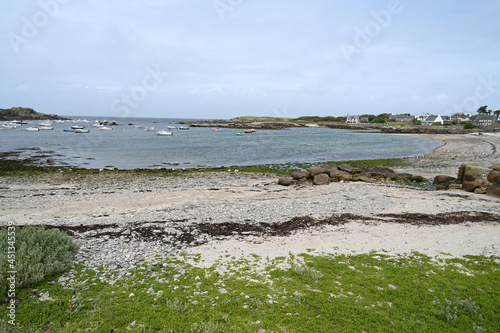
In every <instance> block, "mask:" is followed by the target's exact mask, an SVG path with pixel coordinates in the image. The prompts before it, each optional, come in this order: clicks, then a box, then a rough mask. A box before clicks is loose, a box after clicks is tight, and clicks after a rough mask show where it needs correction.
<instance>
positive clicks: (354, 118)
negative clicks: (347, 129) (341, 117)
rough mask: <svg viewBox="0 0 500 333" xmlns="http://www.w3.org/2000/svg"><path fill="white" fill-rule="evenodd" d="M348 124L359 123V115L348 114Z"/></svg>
mask: <svg viewBox="0 0 500 333" xmlns="http://www.w3.org/2000/svg"><path fill="white" fill-rule="evenodd" d="M345 122H346V124H359V116H350V115H347V116H346V121H345Z"/></svg>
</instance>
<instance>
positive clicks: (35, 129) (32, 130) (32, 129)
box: [26, 126, 40, 132]
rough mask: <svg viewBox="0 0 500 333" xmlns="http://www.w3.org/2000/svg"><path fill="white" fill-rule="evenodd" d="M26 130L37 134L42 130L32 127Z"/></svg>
mask: <svg viewBox="0 0 500 333" xmlns="http://www.w3.org/2000/svg"><path fill="white" fill-rule="evenodd" d="M26 130H27V131H28V132H37V131H39V130H40V129H39V128H38V127H34V126H31V127H28V128H26Z"/></svg>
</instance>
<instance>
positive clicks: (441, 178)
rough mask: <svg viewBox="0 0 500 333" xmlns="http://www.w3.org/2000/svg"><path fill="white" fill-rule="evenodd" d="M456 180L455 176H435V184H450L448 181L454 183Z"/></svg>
mask: <svg viewBox="0 0 500 333" xmlns="http://www.w3.org/2000/svg"><path fill="white" fill-rule="evenodd" d="M455 180H456V178H455V177H451V176H445V175H437V176H436V177H434V184H448V183H453V182H454V181H455Z"/></svg>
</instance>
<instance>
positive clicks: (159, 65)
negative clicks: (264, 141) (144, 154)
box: [0, 0, 500, 119]
mask: <svg viewBox="0 0 500 333" xmlns="http://www.w3.org/2000/svg"><path fill="white" fill-rule="evenodd" d="M499 17H500V1H499V0H482V1H470V0H440V1H435V0H418V1H416V0H413V1H412V0H383V1H379V0H372V1H347V0H311V1H303V0H142V1H129V0H106V1H102V0H37V1H34V0H16V1H2V3H1V4H0V108H10V107H14V106H24V107H32V108H34V109H35V110H36V111H39V112H44V113H54V114H59V115H70V116H88V115H93V116H105V117H116V118H118V117H162V118H195V119H214V118H226V119H227V118H232V117H237V116H245V115H254V116H272V117H299V116H345V115H347V114H349V115H361V114H375V115H378V114H381V113H393V114H399V113H410V114H413V115H421V114H424V113H431V114H441V115H451V114H453V113H456V112H465V113H476V110H477V109H478V108H479V106H482V105H488V109H492V110H493V111H495V110H498V109H500V60H499V59H500V58H499V55H500V33H499V32H500V20H499Z"/></svg>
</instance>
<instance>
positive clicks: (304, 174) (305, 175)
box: [291, 171, 311, 180]
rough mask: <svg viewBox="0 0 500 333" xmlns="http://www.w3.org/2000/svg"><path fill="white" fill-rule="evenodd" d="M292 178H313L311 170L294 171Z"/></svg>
mask: <svg viewBox="0 0 500 333" xmlns="http://www.w3.org/2000/svg"><path fill="white" fill-rule="evenodd" d="M291 176H292V178H293V179H297V180H299V179H301V178H306V179H307V178H311V175H310V174H309V172H306V171H294V172H292V175H291Z"/></svg>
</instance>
